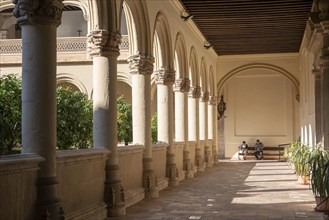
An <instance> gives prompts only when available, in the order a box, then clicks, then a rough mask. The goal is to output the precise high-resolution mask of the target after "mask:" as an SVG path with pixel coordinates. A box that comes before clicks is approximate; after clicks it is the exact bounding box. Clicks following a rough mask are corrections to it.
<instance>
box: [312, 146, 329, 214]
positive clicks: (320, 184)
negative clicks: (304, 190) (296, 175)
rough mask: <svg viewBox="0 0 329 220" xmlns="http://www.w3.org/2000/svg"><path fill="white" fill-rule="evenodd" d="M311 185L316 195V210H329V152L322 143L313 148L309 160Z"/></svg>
mask: <svg viewBox="0 0 329 220" xmlns="http://www.w3.org/2000/svg"><path fill="white" fill-rule="evenodd" d="M309 168H310V172H311V187H312V191H313V194H314V196H315V201H316V207H315V208H314V210H316V211H329V200H328V199H329V198H328V197H329V196H328V195H329V154H328V151H326V150H325V149H324V148H323V147H321V146H320V145H317V146H315V147H314V148H313V149H312V150H311V156H310V161H309Z"/></svg>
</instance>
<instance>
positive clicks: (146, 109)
mask: <svg viewBox="0 0 329 220" xmlns="http://www.w3.org/2000/svg"><path fill="white" fill-rule="evenodd" d="M153 60H154V59H153V57H149V56H146V55H141V54H136V55H133V56H131V57H129V58H128V62H129V68H130V73H131V74H132V112H133V142H134V144H141V145H144V146H145V151H144V154H143V186H144V188H145V197H146V198H156V197H159V190H158V181H157V178H156V175H155V171H154V169H153V161H152V138H151V74H152V71H153Z"/></svg>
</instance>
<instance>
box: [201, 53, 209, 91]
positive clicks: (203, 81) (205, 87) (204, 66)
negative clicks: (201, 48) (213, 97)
mask: <svg viewBox="0 0 329 220" xmlns="http://www.w3.org/2000/svg"><path fill="white" fill-rule="evenodd" d="M199 73H200V86H201V91H203V92H207V91H208V77H207V64H206V60H205V58H204V57H202V58H201V65H200V71H199Z"/></svg>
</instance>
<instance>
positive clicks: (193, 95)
mask: <svg viewBox="0 0 329 220" xmlns="http://www.w3.org/2000/svg"><path fill="white" fill-rule="evenodd" d="M200 95H201V89H200V86H192V87H191V88H190V91H189V98H188V120H189V121H188V123H189V124H188V127H189V129H188V137H189V141H195V142H196V145H195V165H196V166H197V170H198V171H199V172H202V171H204V167H203V160H204V159H203V156H202V153H201V149H200V145H199V98H200Z"/></svg>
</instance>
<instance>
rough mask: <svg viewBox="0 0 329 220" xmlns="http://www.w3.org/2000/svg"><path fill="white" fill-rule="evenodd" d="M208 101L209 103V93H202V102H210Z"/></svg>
mask: <svg viewBox="0 0 329 220" xmlns="http://www.w3.org/2000/svg"><path fill="white" fill-rule="evenodd" d="M208 101H209V92H208V91H201V102H208Z"/></svg>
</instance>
